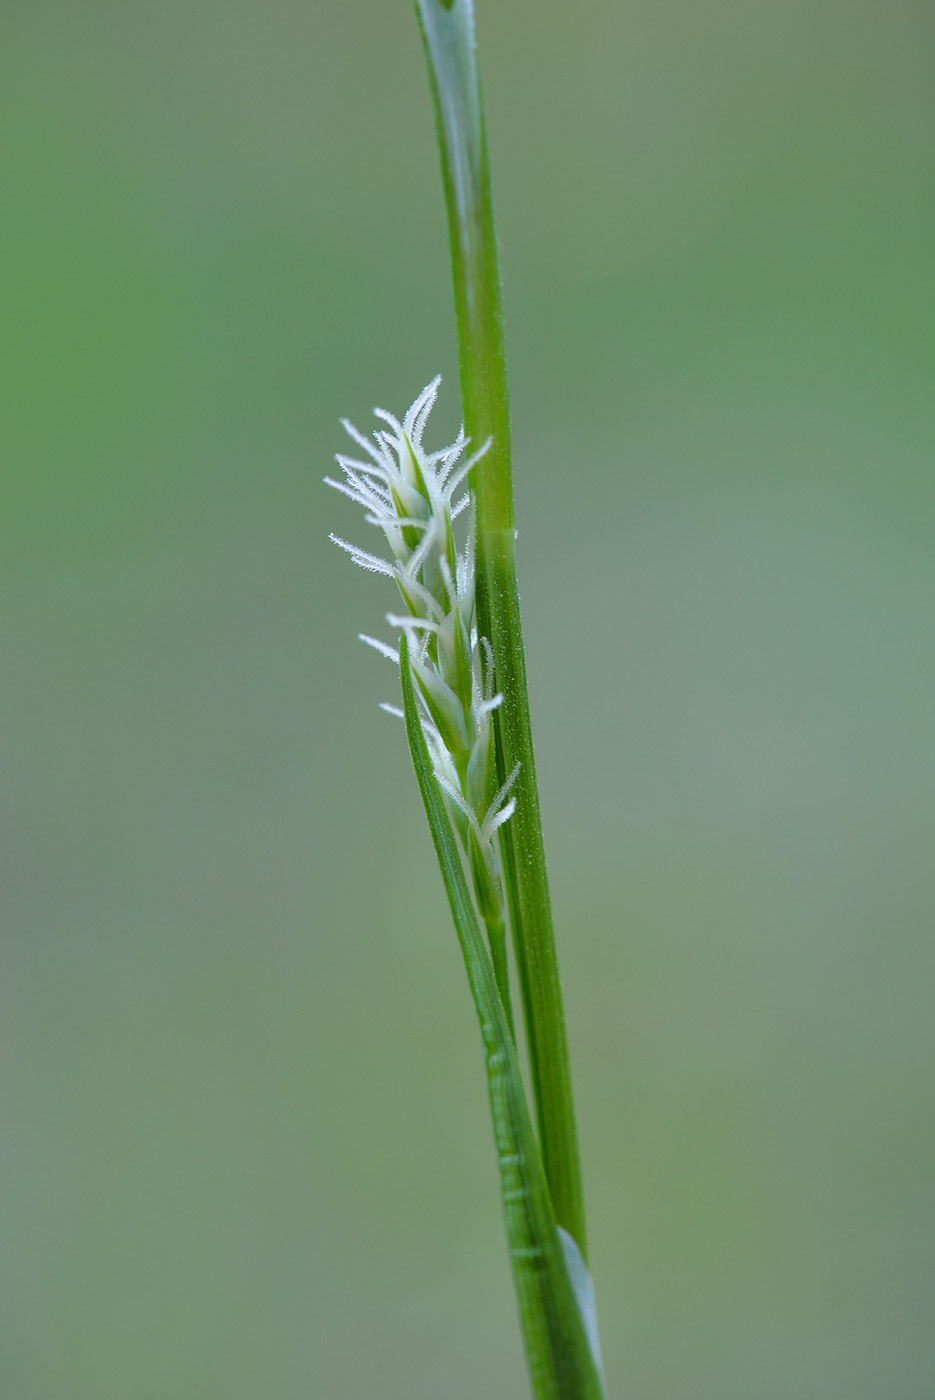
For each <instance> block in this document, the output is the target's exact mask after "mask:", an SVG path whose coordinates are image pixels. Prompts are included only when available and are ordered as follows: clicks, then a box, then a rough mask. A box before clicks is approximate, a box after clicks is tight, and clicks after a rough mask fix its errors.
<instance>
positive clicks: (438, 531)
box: [325, 376, 518, 913]
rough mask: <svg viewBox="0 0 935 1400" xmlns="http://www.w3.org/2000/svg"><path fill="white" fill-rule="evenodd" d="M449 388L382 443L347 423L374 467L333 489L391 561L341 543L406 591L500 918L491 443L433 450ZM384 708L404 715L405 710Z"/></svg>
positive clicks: (432, 747) (424, 708)
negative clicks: (486, 604) (482, 505)
mask: <svg viewBox="0 0 935 1400" xmlns="http://www.w3.org/2000/svg"><path fill="white" fill-rule="evenodd" d="M440 383H441V376H438V377H437V378H435V379H433V380H432V382H431V384H427V385H426V387H425V388H424V389H423V390H422V393H421V394H419V396H418V398H417V399H416V400H415V402H414V403H413V404H412V405H411V407H410V408H409V410H408V412H407V413H406V414H405V416H404V417H403V420H402V422H400V421H399V419H398V418H396V417H395V416H394V415H393V414H392V413H388V412H387V411H386V410H385V409H382V408H378V409H375V410H374V413H375V416H376V417H377V418H378V419H379V420H380V422H381V424H383V425H384V426H382V427H380V428H378V429H376V431H375V432H374V433H373V436H372V437H371V438H366V437H365V436H364V435H363V433H361V432H359V431H358V429H357V428H355V427H354V425H353V423H349V422H348V421H347V420H346V419H342V425H343V427H344V429H345V431H346V432H347V434H348V436H349V437H350V438H351V440H352V441H353V442H354V443H355V444H356V445H357V447H358V448H360V449H361V451H362V452H363V453H364V454H365V459H361V458H356V457H349V456H345V455H344V454H341V453H339V454H338V456H337V462H338V465H339V467H340V468H341V470H342V472H343V475H344V479H343V481H335V480H332V479H331V478H330V477H325V481H326V482H327V484H328V485H329V486H333V487H334V489H335V490H336V491H340V492H341V494H342V495H344V496H347V497H349V498H350V500H352V501H354V502H355V503H356V504H357V505H360V506H362V507H363V509H364V519H365V520H366V521H367V523H368V524H371V525H375V526H377V528H378V529H380V530H381V531H382V533H383V536H384V538H385V540H386V544H387V546H388V548H389V552H390V554H391V556H392V558H391V559H389V560H388V559H384V558H381V557H380V556H379V555H377V554H372V553H370V551H369V550H365V549H360V548H359V547H358V546H357V545H354V544H349V543H348V542H347V541H346V540H343V539H340V538H339V537H338V536H337V535H332V536H331V538H332V539H333V540H334V542H335V544H337V545H339V546H340V548H341V549H343V550H345V551H346V553H348V554H349V555H350V556H351V558H352V559H353V561H354V563H355V564H359V565H360V566H361V568H363V569H367V570H368V571H369V572H371V573H381V574H387V575H388V576H389V577H390V578H393V579H395V580H396V585H397V587H398V589H399V593H400V597H401V598H402V600H403V603H404V605H405V608H406V611H405V613H403V614H398V615H397V614H395V613H389V614H387V621H388V622H389V624H390V626H391V627H393V628H395V629H396V631H397V632H403V631H404V632H405V633H406V634H407V637H408V641H409V655H410V665H411V669H412V678H413V690H414V691H415V694H416V696H417V702H418V704H419V708H420V720H421V724H422V728H423V731H424V733H425V738H426V742H427V744H428V749H429V753H430V755H431V758H432V766H433V768H434V771H435V776H436V779H437V780H438V784H439V786H440V787H441V789H442V792H443V793H444V794H445V797H446V799H447V802H448V810H449V812H450V813H451V817H452V821H453V824H454V826H455V829H456V830H457V832H458V834H459V836H460V838H461V842H462V845H463V847H464V851H465V855H466V856H467V857H468V858H469V864H470V866H471V869H472V873H473V877H474V882H475V893H476V894H477V896H478V903H479V905H480V906H481V907H482V908H484V909H486V910H489V909H490V908H491V901H493V902H494V903H496V902H497V901H499V902H500V904H501V905H502V892H501V886H500V877H499V867H498V859H497V853H496V844H495V836H496V832H497V830H498V829H499V828H500V827H501V826H502V825H503V823H504V822H505V821H507V820H508V819H509V817H510V816H511V815H512V813H513V811H514V808H515V805H516V803H515V799H514V798H510V797H509V792H510V789H511V788H512V786H513V783H514V782H515V780H516V774H517V772H518V767H517V768H515V769H514V770H513V772H512V773H511V774H510V776H509V778H508V779H507V781H506V782H505V783H504V784H503V786H502V787H501V788H500V790H499V792H496V793H494V791H493V788H494V784H495V782H496V778H495V777H494V764H493V746H492V744H491V742H490V737H491V718H490V717H491V715H492V713H493V711H494V710H495V709H496V708H497V707H498V705H500V704H502V702H503V696H502V695H500V694H499V693H497V694H495V693H494V689H493V670H494V668H493V652H492V649H491V647H490V643H489V642H488V641H487V638H486V637H480V638H478V635H477V629H476V627H475V625H474V521H473V511H471V510H470V509H469V506H470V500H471V497H470V492H469V491H464V490H463V489H462V488H463V487H464V485H465V483H466V481H467V480H468V478H469V475H470V472H471V469H472V467H474V466H475V465H476V463H477V462H479V461H480V460H481V458H482V457H483V455H484V453H485V452H486V451H487V449H488V447H489V446H490V443H489V441H488V442H486V443H484V444H483V446H482V447H481V448H480V449H479V451H477V452H475V453H474V454H473V455H472V456H470V457H467V456H466V455H465V454H466V451H467V447H468V441H467V439H466V438H465V436H464V430H463V428H462V429H461V431H460V432H459V433H458V436H457V438H456V439H455V441H454V442H453V443H451V445H450V446H448V447H444V448H442V449H441V451H438V452H427V451H426V450H425V448H424V447H423V445H422V437H423V433H424V431H425V426H426V423H427V421H428V416H429V413H430V412H431V409H432V405H433V404H434V403H435V399H436V397H437V394H438V386H439V384H440ZM457 493H460V494H457ZM465 510H467V511H468V523H467V529H466V531H465V532H464V541H463V544H462V545H461V546H460V548H459V547H458V545H457V544H456V542H455V534H454V529H453V524H454V521H455V520H456V519H457V518H458V517H459V516H460V515H461V514H462V512H463V511H465ZM360 639H361V641H362V642H365V643H366V645H367V646H369V647H372V648H373V649H374V650H375V651H378V652H379V653H380V654H381V655H382V656H385V657H386V658H387V659H388V660H390V661H393V662H395V663H396V664H397V665H398V664H399V651H398V650H397V649H396V648H395V647H392V646H390V645H388V644H387V643H386V642H381V641H380V640H379V639H378V638H376V637H370V636H367V635H365V634H364V633H361V634H360ZM382 708H383V709H385V710H387V711H388V712H389V713H390V714H393V715H399V714H400V713H401V711H400V710H399V708H398V707H397V706H396V705H386V704H385V705H383V706H382ZM481 887H482V888H481ZM501 913H502V910H501Z"/></svg>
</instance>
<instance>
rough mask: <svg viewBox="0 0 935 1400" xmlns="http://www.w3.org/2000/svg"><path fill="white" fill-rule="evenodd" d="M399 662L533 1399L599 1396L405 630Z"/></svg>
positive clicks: (574, 1280) (581, 1308)
mask: <svg viewBox="0 0 935 1400" xmlns="http://www.w3.org/2000/svg"><path fill="white" fill-rule="evenodd" d="M399 672H400V680H401V683H402V698H403V713H404V715H405V719H406V735H407V738H408V740H409V751H410V753H411V755H412V764H413V768H414V770H415V774H416V780H417V782H418V784H419V791H420V792H421V794H422V801H423V803H424V806H425V815H426V817H427V819H428V824H429V830H430V831H431V833H432V841H433V843H434V846H435V854H436V856H437V858H438V864H439V868H440V870H441V873H442V879H443V880H444V883H445V891H446V893H447V895H448V902H449V905H450V908H451V915H452V919H453V920H454V925H455V929H456V931H457V934H458V940H459V942H460V944H461V952H462V956H463V958H464V966H465V970H466V972H467V976H468V983H469V985H470V988H471V995H472V996H473V998H474V1005H475V1008H476V1010H477V1017H478V1022H479V1024H480V1031H481V1037H482V1039H483V1043H484V1058H485V1061H486V1066H487V1090H488V1094H489V1098H490V1111H491V1117H492V1119H493V1130H494V1141H495V1143H496V1148H497V1161H498V1165H499V1168H500V1192H501V1198H502V1201H503V1211H504V1222H505V1224H506V1233H507V1239H508V1241H509V1246H510V1262H511V1264H512V1268H513V1279H514V1282H515V1285H516V1296H517V1301H518V1303H519V1312H520V1321H521V1324H522V1329H523V1339H524V1342H525V1345H526V1359H527V1361H528V1363H529V1374H530V1379H531V1381H532V1387H533V1393H534V1395H535V1397H536V1400H603V1385H602V1381H601V1364H600V1348H599V1345H598V1343H597V1336H596V1327H595V1323H594V1318H593V1306H592V1304H591V1299H590V1291H589V1285H590V1280H589V1279H587V1278H586V1270H584V1266H583V1265H581V1266H580V1267H579V1266H578V1264H577V1261H576V1260H575V1258H574V1251H573V1250H572V1251H569V1248H568V1245H567V1242H566V1241H565V1240H564V1239H563V1238H562V1236H561V1232H560V1231H559V1230H557V1229H556V1224H555V1214H554V1211H553V1208H552V1200H551V1196H550V1193H549V1188H548V1183H547V1181H546V1178H545V1171H544V1168H543V1165H542V1158H541V1155H540V1152H539V1145H538V1143H537V1142H536V1137H535V1133H534V1132H533V1128H532V1123H531V1121H530V1117H529V1111H528V1109H527V1107H526V1096H525V1092H524V1089H523V1078H522V1074H521V1073H520V1067H519V1060H518V1058H517V1054H516V1046H515V1044H514V1041H513V1035H512V1032H511V1030H510V1027H509V1025H508V1023H507V1018H506V1013H505V1010H504V1005H503V1001H502V998H501V994H500V990H499V988H498V986H497V983H496V979H495V976H494V972H493V968H492V966H491V961H490V959H489V958H488V956H487V951H486V949H485V947H484V942H483V939H482V937H481V932H480V927H479V925H478V922H477V914H476V912H475V909H474V904H473V902H472V900H471V896H470V893H469V891H468V887H467V880H466V878H465V874H464V866H463V863H462V860H461V855H460V852H459V850H458V846H457V843H456V841H455V835H454V831H453V829H452V826H451V822H450V819H449V816H448V813H447V811H446V809H445V803H444V799H443V797H442V791H441V788H440V787H439V785H438V782H437V780H436V778H435V774H434V771H433V769H432V760H431V758H430V756H429V751H428V746H427V744H426V742H425V735H424V734H423V732H422V723H421V721H420V718H419V711H418V708H417V705H416V698H415V691H414V688H413V683H412V675H411V672H410V667H409V647H408V643H407V640H406V635H405V633H403V635H402V637H401V638H400V644H399ZM582 1271H583V1273H584V1278H583V1277H582ZM583 1282H584V1284H585V1287H584V1291H583V1293H582V1291H581V1285H582V1283H583Z"/></svg>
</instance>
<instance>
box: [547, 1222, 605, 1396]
mask: <svg viewBox="0 0 935 1400" xmlns="http://www.w3.org/2000/svg"><path fill="white" fill-rule="evenodd" d="M556 1229H557V1230H558V1237H559V1239H560V1240H561V1242H562V1249H563V1251H564V1253H565V1265H566V1267H567V1269H568V1277H569V1279H570V1281H571V1287H572V1292H573V1293H574V1295H575V1302H576V1303H577V1304H578V1311H579V1313H580V1314H581V1322H582V1324H583V1326H584V1331H585V1336H586V1337H587V1339H588V1346H589V1347H590V1348H591V1356H592V1358H593V1360H594V1368H595V1370H596V1371H597V1374H598V1376H599V1377H600V1381H601V1389H602V1390H603V1387H604V1362H603V1360H602V1358H601V1339H600V1335H599V1333H598V1330H597V1304H596V1303H595V1300H594V1281H593V1279H592V1278H591V1272H590V1270H589V1269H588V1266H587V1264H586V1263H585V1262H584V1256H583V1255H582V1253H581V1250H580V1249H579V1248H578V1245H577V1242H576V1241H575V1239H574V1238H573V1236H571V1235H570V1234H569V1233H568V1231H567V1230H563V1229H562V1227H561V1225H557V1226H556Z"/></svg>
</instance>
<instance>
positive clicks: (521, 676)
mask: <svg viewBox="0 0 935 1400" xmlns="http://www.w3.org/2000/svg"><path fill="white" fill-rule="evenodd" d="M415 3H416V11H417V14H418V17H419V22H420V26H421V29H422V36H423V41H424V44H425V51H426V57H427V62H428V70H429V82H430V85H431V89H432V96H433V100H434V105H435V116H436V127H437V136H438V145H439V151H440V155H441V166H442V182H443V185H444V192H445V203H446V207H447V212H448V233H449V243H450V249H451V267H452V278H453V282H454V297H455V311H456V316H457V324H458V343H459V352H460V368H461V397H462V406H463V412H464V423H465V430H466V432H467V434H468V436H469V437H470V439H471V442H472V443H473V445H474V447H475V448H477V447H479V446H480V445H481V444H482V443H484V442H486V441H487V440H488V439H490V449H489V451H488V452H487V453H486V455H485V456H484V457H483V459H482V460H481V462H480V463H479V464H478V466H477V467H475V469H474V471H473V473H472V477H473V479H472V482H471V486H472V489H473V492H474V497H475V504H476V511H477V611H478V625H479V630H480V632H481V634H482V635H484V636H487V637H488V638H489V640H490V644H491V647H492V649H493V656H494V668H495V676H496V685H497V688H498V689H499V690H501V691H502V692H503V695H504V702H503V705H502V706H501V707H500V709H498V710H497V711H496V714H495V721H496V739H497V766H498V770H499V773H500V776H501V780H502V779H503V777H504V776H505V775H506V774H507V773H509V772H510V771H511V770H512V768H513V766H514V765H515V764H516V763H519V764H520V770H519V776H518V778H517V781H516V787H515V789H514V792H515V796H516V811H515V813H514V815H513V816H512V817H511V819H510V821H509V822H507V824H506V826H505V827H504V828H503V830H502V834H501V849H502V852H503V859H504V876H505V884H506V891H507V900H508V904H509V909H510V920H511V923H512V927H513V938H514V943H515V947H516V961H517V967H518V971H519V979H520V984H521V989H522V998H523V1014H524V1019H525V1025H526V1037H527V1043H528V1047H529V1059H530V1066H531V1074H532V1082H533V1092H534V1095H535V1102H536V1117H537V1122H538V1126H539V1138H540V1143H541V1149H542V1156H543V1161H544V1165H545V1171H546V1177H547V1180H548V1185H549V1190H550V1193H551V1196H552V1203H553V1206H554V1210H555V1217H556V1220H557V1222H558V1224H559V1225H561V1226H562V1227H563V1228H564V1229H565V1230H567V1231H568V1233H569V1234H570V1235H572V1236H573V1238H574V1239H575V1240H576V1241H577V1243H578V1246H579V1248H580V1250H581V1252H582V1255H584V1254H585V1253H586V1246H585V1227H584V1205H583V1200H582V1191H581V1170H580V1164H579V1159H578V1143H577V1131H576V1127H575V1113H574V1102H573V1098H572V1085H571V1072H570V1066H569V1058H568V1041H567V1035H566V1030H565V1016H564V1011H563V1007H562V995H561V985H560V982H559V975H558V964H557V960H556V954H555V940H554V934H553V929H552V913H551V904H550V900H549V889H548V880H547V875H546V862H545V848H544V844H543V839H542V825H541V818H540V813H539V792H538V786H537V783H536V767H535V759H534V756H533V747H532V728H531V725H530V718H529V699H528V693H527V686H526V662H525V656H524V651H523V639H522V630H521V621H520V606H519V593H518V590H517V584H516V568H515V532H514V527H513V491H512V475H511V457H510V414H509V397H508V393H507V375H506V355H505V349H504V334H503V311H502V304H501V297H500V277H499V270H498V266H497V243H496V233H495V230H494V220H493V202H492V195H491V183H490V169H489V164H488V157H487V142H486V135H485V129H484V115H483V101H482V97H481V87H480V76H479V71H478V65H477V52H476V43H475V36H474V14H473V4H472V0H415Z"/></svg>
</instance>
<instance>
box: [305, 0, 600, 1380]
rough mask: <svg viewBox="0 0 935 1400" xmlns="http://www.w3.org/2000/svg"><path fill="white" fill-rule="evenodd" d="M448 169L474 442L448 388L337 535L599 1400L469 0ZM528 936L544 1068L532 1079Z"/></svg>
mask: <svg viewBox="0 0 935 1400" xmlns="http://www.w3.org/2000/svg"><path fill="white" fill-rule="evenodd" d="M415 5H416V14H417V17H418V21H419V25H420V29H421V33H422V39H423V44H424V49H425V55H426V61H427V67H428V75H429V86H430V89H431V94H432V100H433V105H434V111H435V125H436V134H437V139H438V148H439V154H440V158H441V171H442V185H443V190H444V198H445V206H446V212H447V219H448V232H449V244H450V253H451V269H452V282H453V287H454V301H455V313H456V320H457V331H458V346H459V363H460V380H461V400H462V411H463V418H464V422H463V427H462V430H461V432H460V434H459V435H458V437H457V439H456V440H455V442H453V443H452V444H451V445H450V446H447V447H443V448H441V449H437V450H434V451H428V450H427V448H426V447H425V445H424V442H423V439H424V436H425V432H426V427H427V420H428V417H429V413H430V411H431V408H432V405H433V404H434V402H435V398H436V395H437V393H438V387H439V382H440V381H439V379H434V380H433V381H432V382H431V383H430V384H429V385H428V386H427V387H426V388H425V389H423V390H422V392H421V393H420V394H419V395H418V397H417V398H416V399H415V401H414V402H413V404H412V405H411V407H410V408H409V410H408V411H407V412H406V413H405V414H404V415H403V417H402V419H400V418H398V417H396V416H395V415H393V414H392V413H389V412H387V411H386V410H383V409H377V410H376V417H377V419H378V421H379V427H377V429H376V430H375V431H374V432H373V433H372V435H371V436H369V437H368V436H366V435H365V434H363V433H361V432H359V431H358V429H357V428H356V427H354V426H353V425H352V424H350V423H348V422H346V421H345V423H344V427H345V429H346V431H347V433H348V434H349V436H350V438H351V440H352V442H353V444H354V455H345V454H340V455H339V456H338V459H337V460H338V463H339V465H340V467H341V471H342V477H341V479H339V480H331V479H328V480H329V484H330V485H332V486H334V487H335V488H336V489H337V490H339V491H341V492H343V493H344V494H345V495H346V496H349V497H350V498H351V500H353V501H354V502H355V503H356V504H358V505H360V506H362V507H363V509H364V512H365V518H366V520H367V522H368V523H370V524H371V525H373V526H375V527H376V528H377V529H378V530H379V531H380V533H381V535H382V551H381V552H374V551H370V550H366V549H362V548H360V547H359V546H357V545H356V544H352V543H349V542H348V541H346V540H343V539H340V538H338V537H337V536H332V538H333V539H334V540H335V541H336V543H337V544H339V545H340V546H341V548H342V549H344V550H346V551H347V552H348V553H349V554H350V556H351V558H352V559H353V560H354V561H355V562H356V563H357V564H360V565H361V566H362V567H363V568H365V569H368V570H371V571H372V572H374V573H378V574H383V575H386V576H387V577H388V578H389V579H390V580H391V582H392V583H393V585H395V590H396V595H397V598H398V609H397V610H396V611H392V612H390V613H389V614H388V615H387V621H388V623H389V624H390V626H391V628H392V629H393V631H394V633H395V638H394V641H395V644H390V643H389V642H386V641H382V640H380V639H378V638H374V637H371V636H368V635H364V634H362V640H363V641H364V642H366V643H367V644H368V645H370V646H371V647H373V648H375V649H376V650H377V651H378V652H380V653H381V654H382V655H384V656H385V657H387V658H388V659H389V660H390V661H391V662H393V663H394V664H395V665H397V666H398V668H399V675H400V683H401V704H400V705H398V706H397V705H385V706H384V707H383V708H385V709H388V710H390V711H391V712H392V713H394V714H396V715H398V716H399V717H400V718H401V719H402V720H403V722H404V724H405V730H406V735H407V739H408V743H409V749H410V753H411V757H412V763H413V768H414V770H415V776H416V780H417V783H418V786H419V791H420V793H421V796H422V801H423V804H424V807H425V812H426V816H427V819H428V824H429V830H430V832H431V837H432V841H433V843H434V847H435V853H436V856H437V859H438V864H439V867H440V870H441V874H442V879H443V882H444V886H445V890H446V893H447V896H448V901H449V904H450V907H451V914H452V918H453V921H454V926H455V930H456V933H457V937H458V940H459V943H460V947H461V953H462V956H463V959H464V965H465V968H466V971H467V976H468V983H469V986H470V990H471V994H472V996H473V999H474V1004H475V1008H476V1011H477V1017H478V1021H479V1025H480V1031H481V1039H482V1043H483V1048H484V1057H485V1065H486V1072H487V1085H488V1094H489V1099H490V1109H491V1116H492V1122H493V1132H494V1142H495V1147H496V1152H497V1160H498V1164H499V1169H500V1185H501V1197H502V1204H503V1211H504V1219H505V1224H506V1233H507V1241H508V1246H509V1252H510V1260H511V1265H512V1270H513V1278H514V1283H515V1288H516V1295H517V1301H518V1306H519V1314H520V1324H521V1327H522V1332H523V1339H524V1344H525V1349H526V1358H527V1362H528V1367H529V1374H530V1381H531V1385H532V1391H533V1394H534V1396H535V1400H602V1397H603V1378H602V1372H601V1360H600V1346H599V1342H598V1334H597V1322H596V1311H595V1305H594V1295H593V1288H592V1284H591V1277H590V1274H589V1272H588V1267H587V1262H586V1260H587V1246H586V1239H585V1227H584V1206H583V1200H582V1190H581V1171H580V1165H579V1156H578V1144H577V1133H576V1127H575V1114H574V1102H573V1096H572V1084H571V1074H570V1068H569V1058H568V1042H567V1035H566V1030H565V1017H564V1012H563V1008H562V995H561V985H560V981H559V975H558V966H557V961H556V952H555V940H554V935H553V929H552V916H551V907H550V901H549V889H548V880H547V874H546V862H545V849H544V844H543V838H542V825H541V820H540V812H539V795H538V788H537V784H536V769H535V760H534V755H533V747H532V731H531V726H530V718H529V699H528V694H527V685H526V667H525V660H524V651H523V635H522V624H521V618H520V608H519V594H518V590H517V582H516V567H515V540H516V530H515V525H514V519H513V492H512V476H511V473H512V465H511V452H510V419H509V400H508V393H507V375H506V357H505V351H504V335H503V314H502V304H501V293H500V279H499V272H498V265H497V244H496V235H495V230H494V220H493V204H492V197H491V181H490V170H489V163H488V155H487V144H486V133H485V125H484V114H483V101H482V95H481V85H480V77H479V71H478V61H477V46H476V36H475V27H474V11H473V0H415ZM508 930H509V933H510V935H511V938H512V944H513V949H514V955H515V963H516V968H517V975H518V982H519V999H518V1000H519V1005H520V1007H521V1011H522V1026H523V1031H524V1033H525V1038H526V1045H527V1049H528V1056H529V1069H530V1082H531V1098H532V1105H531V1106H530V1104H529V1102H528V1101H527V1094H526V1089H525V1085H524V1080H523V1076H522V1073H521V1070H520V1062H519V1057H518V1054H517V1042H516V1033H515V1024H514V1013H513V998H512V993H511V988H510V980H509V962H508V956H507V931H508Z"/></svg>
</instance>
